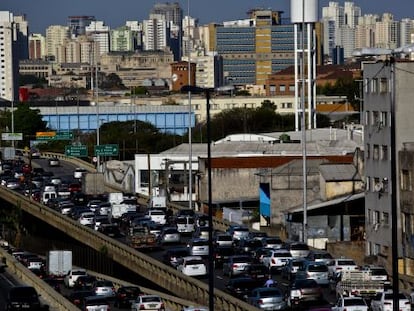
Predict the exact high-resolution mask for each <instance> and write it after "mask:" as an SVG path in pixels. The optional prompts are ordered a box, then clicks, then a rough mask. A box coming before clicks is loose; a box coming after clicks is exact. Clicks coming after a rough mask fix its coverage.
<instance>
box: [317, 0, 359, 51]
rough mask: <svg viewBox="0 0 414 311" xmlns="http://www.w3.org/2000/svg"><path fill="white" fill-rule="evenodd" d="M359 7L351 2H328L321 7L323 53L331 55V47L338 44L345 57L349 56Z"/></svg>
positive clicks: (352, 45)
mask: <svg viewBox="0 0 414 311" xmlns="http://www.w3.org/2000/svg"><path fill="white" fill-rule="evenodd" d="M360 16H361V8H360V7H357V6H355V5H354V3H353V2H345V3H344V6H343V7H342V6H340V5H339V3H338V2H329V6H328V7H323V8H322V23H323V26H324V35H323V37H324V49H323V53H324V54H325V55H328V56H329V57H332V49H333V48H335V47H337V46H340V47H343V49H344V55H345V57H349V56H351V54H352V51H353V50H354V49H355V33H354V31H355V28H356V27H357V26H358V22H359V17H360Z"/></svg>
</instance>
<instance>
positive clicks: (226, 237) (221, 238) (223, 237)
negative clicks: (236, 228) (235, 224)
mask: <svg viewBox="0 0 414 311" xmlns="http://www.w3.org/2000/svg"><path fill="white" fill-rule="evenodd" d="M217 241H233V238H232V236H230V235H219V236H218V237H217Z"/></svg>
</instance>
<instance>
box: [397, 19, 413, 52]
mask: <svg viewBox="0 0 414 311" xmlns="http://www.w3.org/2000/svg"><path fill="white" fill-rule="evenodd" d="M413 35H414V20H413V19H409V18H403V19H402V20H401V22H400V44H399V46H405V45H408V44H411V43H414V42H413V41H412V36H413Z"/></svg>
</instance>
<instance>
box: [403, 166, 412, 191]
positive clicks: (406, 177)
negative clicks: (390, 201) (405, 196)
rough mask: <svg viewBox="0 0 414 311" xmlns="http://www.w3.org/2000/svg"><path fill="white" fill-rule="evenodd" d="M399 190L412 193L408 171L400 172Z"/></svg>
mask: <svg viewBox="0 0 414 311" xmlns="http://www.w3.org/2000/svg"><path fill="white" fill-rule="evenodd" d="M401 190H403V191H412V185H411V174H410V171H409V170H404V169H403V170H401Z"/></svg>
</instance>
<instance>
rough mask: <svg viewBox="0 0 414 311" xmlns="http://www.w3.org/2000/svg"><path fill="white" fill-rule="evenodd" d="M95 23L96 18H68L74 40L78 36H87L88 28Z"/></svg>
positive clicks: (83, 16)
mask: <svg viewBox="0 0 414 311" xmlns="http://www.w3.org/2000/svg"><path fill="white" fill-rule="evenodd" d="M93 21H95V16H87V15H80V16H69V17H68V27H69V32H70V36H71V37H72V38H74V37H77V36H82V35H85V33H86V27H87V26H89V25H90V23H91V22H93Z"/></svg>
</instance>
